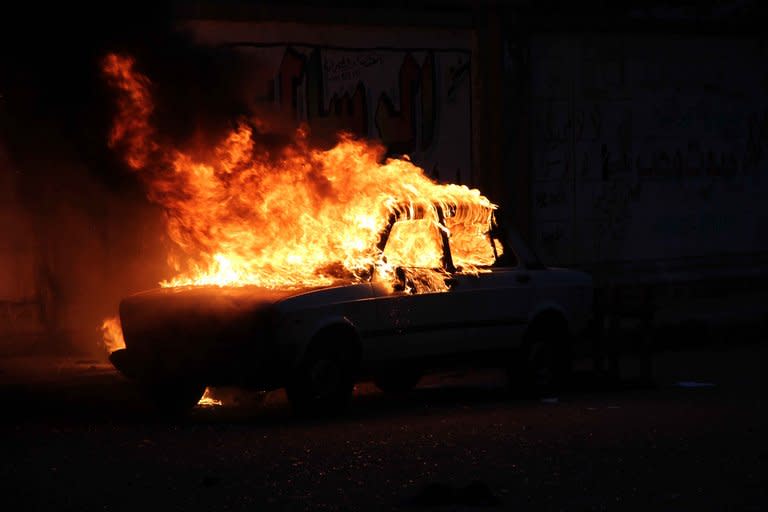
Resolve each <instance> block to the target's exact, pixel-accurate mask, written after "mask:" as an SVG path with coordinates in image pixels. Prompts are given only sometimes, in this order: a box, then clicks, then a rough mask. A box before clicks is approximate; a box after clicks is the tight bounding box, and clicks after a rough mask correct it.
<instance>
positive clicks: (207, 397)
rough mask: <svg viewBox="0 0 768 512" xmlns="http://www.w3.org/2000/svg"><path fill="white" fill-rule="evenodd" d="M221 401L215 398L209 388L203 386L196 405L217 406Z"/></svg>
mask: <svg viewBox="0 0 768 512" xmlns="http://www.w3.org/2000/svg"><path fill="white" fill-rule="evenodd" d="M223 403H224V402H223V401H222V400H221V399H219V398H216V396H215V395H214V393H213V391H212V390H211V388H205V392H204V393H203V396H202V397H200V400H199V401H198V402H197V405H198V406H200V407H218V406H220V405H222V404H223Z"/></svg>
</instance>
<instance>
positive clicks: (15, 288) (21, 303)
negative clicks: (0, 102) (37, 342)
mask: <svg viewBox="0 0 768 512" xmlns="http://www.w3.org/2000/svg"><path fill="white" fill-rule="evenodd" d="M15 171H16V169H15V168H14V167H13V165H12V163H11V161H10V159H9V158H8V155H7V153H6V151H5V149H4V147H3V146H2V145H0V353H2V352H4V351H5V349H6V348H7V347H6V345H8V344H9V343H10V341H9V340H10V339H11V338H13V339H14V343H18V340H19V339H24V338H25V337H26V336H37V335H39V334H41V333H42V332H43V331H44V328H43V318H42V315H43V312H42V310H41V300H40V290H39V287H38V282H39V279H38V277H39V275H38V274H39V271H40V259H39V251H38V247H37V241H36V237H35V236H34V233H33V231H32V228H31V226H30V223H29V219H28V218H27V216H26V215H25V212H24V210H23V209H22V208H21V205H20V204H19V201H18V198H17V193H16V192H17V188H16V172H15Z"/></svg>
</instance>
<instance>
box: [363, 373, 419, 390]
mask: <svg viewBox="0 0 768 512" xmlns="http://www.w3.org/2000/svg"><path fill="white" fill-rule="evenodd" d="M419 380H421V372H419V371H416V370H401V371H400V372H395V371H392V372H388V373H383V374H381V375H377V376H376V377H375V378H374V379H373V382H374V384H376V387H377V388H379V389H380V390H382V391H384V392H385V393H405V392H407V391H410V390H412V389H413V388H414V387H416V384H418V382H419Z"/></svg>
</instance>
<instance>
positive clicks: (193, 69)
mask: <svg viewBox="0 0 768 512" xmlns="http://www.w3.org/2000/svg"><path fill="white" fill-rule="evenodd" d="M59 9H60V12H50V11H49V14H51V18H49V19H47V20H46V19H40V18H39V17H37V16H36V17H35V20H36V23H35V29H34V30H35V32H34V33H26V34H18V33H17V32H16V31H14V30H12V29H11V28H12V27H11V23H13V22H14V20H13V19H10V18H9V17H6V18H5V20H3V21H0V215H1V217H0V219H1V222H0V227H2V229H3V233H2V243H0V303H2V304H3V305H13V307H17V306H18V308H22V309H24V308H26V309H24V311H27V310H29V312H30V313H29V314H28V315H27V317H29V318H27V317H25V319H24V322H26V323H24V324H23V325H22V323H21V322H20V320H19V318H20V316H19V314H17V313H13V314H11V313H8V314H6V313H4V312H5V311H6V310H7V311H11V307H10V306H8V308H3V309H2V310H1V311H2V312H0V353H22V352H27V351H29V350H33V349H34V350H44V351H53V352H67V351H73V350H75V351H78V352H87V353H90V354H94V355H95V354H103V353H104V351H103V348H102V347H101V345H100V343H101V342H100V340H101V334H100V332H99V327H100V325H101V321H102V319H103V318H104V317H106V316H109V315H111V314H114V313H115V312H116V310H117V305H118V302H119V300H120V298H122V297H124V296H125V295H127V294H130V293H132V292H135V291H138V290H141V289H146V288H150V287H153V286H156V285H157V283H158V282H159V281H161V280H162V279H164V278H167V277H169V276H170V275H171V269H169V268H168V266H167V263H166V260H165V258H166V255H167V254H168V252H169V251H168V248H169V244H170V242H169V241H168V239H167V238H166V235H165V233H164V224H163V212H162V210H161V209H160V208H159V207H157V206H155V205H153V204H151V203H150V202H149V201H148V200H147V198H146V192H145V190H144V189H143V187H142V184H141V183H140V181H139V179H138V177H137V176H136V173H134V172H133V171H132V170H130V169H129V168H127V166H126V165H125V163H124V162H123V161H122V160H121V155H119V154H117V153H115V152H113V151H111V150H110V149H109V148H108V147H107V138H108V134H109V130H110V126H111V122H112V118H113V115H114V113H115V102H114V94H113V91H111V90H110V89H109V87H108V85H107V84H106V83H105V81H104V78H103V75H102V73H101V68H100V66H101V63H102V59H103V58H104V56H105V55H106V54H107V53H109V52H112V51H119V52H125V53H129V54H132V55H134V56H135V57H136V59H137V61H139V62H141V63H142V66H143V68H144V69H145V70H146V71H147V74H149V75H150V76H152V77H153V81H154V85H153V87H154V89H153V96H154V98H155V102H156V105H157V110H156V113H155V117H154V122H155V124H156V126H157V129H158V131H160V132H162V133H163V134H164V135H165V136H166V137H169V138H171V139H172V140H173V142H174V143H175V145H177V146H178V147H185V146H187V147H193V146H194V147H197V148H202V149H200V150H205V147H206V143H207V141H209V140H210V141H214V142H215V141H216V140H217V138H218V137H217V135H223V134H224V133H226V132H227V131H228V130H229V129H231V127H232V123H233V121H234V120H236V119H238V118H239V117H242V116H244V115H245V116H247V115H249V108H248V104H247V91H244V90H243V86H242V84H243V80H244V73H245V72H246V71H245V66H243V63H242V62H240V61H239V60H238V58H237V57H236V56H235V55H233V54H232V53H230V52H224V51H218V50H216V49H211V48H202V47H199V46H195V45H194V44H192V43H191V42H190V39H189V38H188V37H187V36H186V35H185V34H183V33H180V32H178V31H176V30H175V29H174V27H173V24H174V20H173V17H172V16H171V14H170V13H169V12H168V11H167V10H165V9H154V10H153V11H151V12H148V11H146V10H143V11H135V12H134V13H133V14H131V13H125V14H124V15H123V14H121V16H120V17H119V18H115V17H114V16H113V15H112V14H111V12H109V11H108V9H110V8H109V7H108V6H107V7H104V8H99V7H88V12H86V11H85V8H84V9H83V10H82V11H81V12H79V11H76V10H73V9H74V8H72V7H70V6H67V7H60V8H59ZM93 9H97V11H94V10H93ZM98 9H103V11H102V12H99V11H98ZM29 14H33V13H29ZM22 17H23V16H22ZM94 18H96V19H98V18H101V19H102V20H104V22H103V23H93V22H92V21H91V20H93V19H94ZM278 139H279V137H278ZM8 283H11V284H8ZM18 308H17V309H18ZM19 311H20V310H19ZM30 323H31V324H34V325H27V324H30ZM22 331H23V332H22ZM28 332H33V333H36V334H38V335H39V336H36V337H35V341H30V340H31V338H30V337H28V336H23V333H28Z"/></svg>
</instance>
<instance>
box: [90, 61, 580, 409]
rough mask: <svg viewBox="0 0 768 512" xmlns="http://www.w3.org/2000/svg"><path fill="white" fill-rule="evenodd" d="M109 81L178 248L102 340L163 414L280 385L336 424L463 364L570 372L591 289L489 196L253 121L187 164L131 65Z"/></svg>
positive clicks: (353, 141) (532, 372)
mask: <svg viewBox="0 0 768 512" xmlns="http://www.w3.org/2000/svg"><path fill="white" fill-rule="evenodd" d="M104 71H105V74H106V75H107V78H108V80H109V81H110V83H111V84H112V85H113V86H114V88H115V89H116V90H117V91H118V93H119V96H118V108H117V115H116V119H115V123H114V126H113V129H112V133H111V134H110V140H109V143H110V145H111V146H112V147H113V148H114V149H115V150H118V151H121V152H124V154H125V162H126V163H127V165H128V167H129V168H130V169H131V170H133V171H135V172H136V173H137V174H138V176H139V178H140V179H141V181H142V182H143V184H144V186H145V188H146V190H147V196H148V198H149V200H150V201H152V202H153V203H155V204H157V205H159V206H160V207H162V209H163V213H164V215H165V222H166V226H165V227H166V233H167V235H168V239H169V240H170V241H171V242H173V246H172V247H173V249H172V252H170V253H169V257H168V262H169V265H170V267H171V268H172V269H173V270H174V272H175V273H176V275H175V276H174V277H173V278H171V279H169V280H167V281H163V282H161V283H160V285H161V288H160V289H156V290H150V291H146V292H142V293H139V294H136V295H133V296H131V297H128V298H126V299H124V300H123V301H122V303H121V304H120V311H119V320H120V322H119V323H118V322H116V321H111V320H108V321H106V322H105V324H104V326H103V327H104V331H105V335H106V338H107V339H109V340H111V342H110V343H109V344H108V345H109V346H110V347H111V350H112V351H113V352H112V354H111V360H112V362H113V364H114V365H115V366H116V367H117V368H118V369H119V370H120V371H121V372H122V373H123V374H125V375H126V376H127V377H129V378H131V379H133V380H135V381H136V382H137V383H138V384H139V385H140V386H141V388H142V389H144V390H145V391H146V394H147V396H148V397H149V398H151V399H152V400H153V401H155V402H157V403H159V404H162V406H163V407H164V408H166V409H168V408H173V409H178V408H184V407H188V406H192V405H194V404H195V403H197V401H198V399H199V398H200V396H201V395H202V394H203V392H204V390H205V388H206V386H224V385H230V386H242V387H247V388H254V389H261V390H267V389H273V388H280V387H285V388H286V390H287V392H288V396H289V398H290V400H291V402H292V403H293V404H294V405H295V406H296V408H297V409H300V410H307V411H331V410H337V409H339V408H341V407H342V406H343V405H344V404H345V403H346V402H347V400H348V399H349V397H350V395H351V393H352V389H353V386H354V383H355V381H356V380H358V379H362V378H367V377H372V378H373V379H374V380H375V381H376V383H377V384H378V385H379V386H380V387H381V388H382V389H383V390H385V391H399V390H405V389H408V388H410V387H412V386H414V385H415V383H416V382H417V380H418V378H419V377H420V376H421V374H422V373H423V372H425V371H429V370H430V369H432V368H436V367H443V366H450V365H456V364H466V363H473V364H475V363H486V364H487V363H491V364H493V365H495V366H503V367H507V368H508V369H509V372H510V376H511V377H512V378H513V379H514V380H515V381H516V382H519V383H530V382H532V381H533V380H535V379H536V378H538V379H539V380H547V381H550V382H551V381H556V380H558V379H559V378H562V377H563V376H564V375H565V374H566V373H567V369H568V361H569V351H570V341H571V339H572V336H573V335H574V334H576V333H578V332H579V331H581V330H582V329H584V328H585V326H586V325H587V322H588V318H589V315H590V311H591V299H592V290H591V286H592V284H591V280H590V278H589V277H588V276H587V275H585V274H581V273H578V272H573V271H567V270H555V269H546V268H544V267H543V266H542V265H541V264H540V263H539V262H538V261H537V260H536V259H535V257H534V256H533V255H532V254H531V252H530V251H529V250H527V249H526V248H525V247H524V245H523V244H522V243H520V241H519V238H518V237H514V236H512V235H511V234H510V233H509V232H506V231H504V230H502V229H501V228H500V227H499V226H498V225H497V224H496V221H495V210H496V205H494V204H493V203H491V201H490V200H489V199H488V198H486V197H485V196H483V195H482V194H481V193H480V191H479V190H477V189H470V188H469V187H467V186H465V185H459V184H440V183H437V182H435V181H434V180H432V179H430V178H429V177H428V176H427V175H426V174H425V172H424V170H423V169H421V168H420V167H418V166H416V165H415V164H413V163H412V162H411V161H410V159H408V158H407V157H405V156H403V157H400V158H388V157H387V153H386V150H385V148H384V147H383V146H381V145H380V144H377V143H375V142H372V141H368V140H364V139H360V138H355V137H353V136H352V135H350V134H343V133H342V134H339V138H338V141H337V143H336V145H335V146H333V147H331V148H327V149H323V148H321V147H313V146H312V145H311V144H309V143H308V137H307V132H308V130H307V129H306V128H305V127H303V126H300V127H299V128H298V129H297V130H296V132H295V134H294V135H293V137H292V139H291V140H290V141H289V142H287V143H285V144H284V145H283V146H281V147H275V146H274V145H269V144H263V143H262V139H263V137H262V134H263V133H265V130H268V127H267V126H265V123H264V122H262V121H260V120H258V119H257V120H248V121H242V122H239V123H238V125H237V127H236V128H235V129H233V130H231V131H230V132H229V133H228V134H227V135H226V136H225V137H223V138H222V139H218V140H219V141H218V142H217V143H216V144H215V145H213V146H210V147H202V148H200V147H195V148H192V149H186V148H184V149H182V148H179V147H177V146H175V145H174V144H173V143H171V142H169V141H168V140H166V139H163V137H162V136H161V134H158V133H157V132H156V131H155V129H154V126H153V123H152V113H153V104H152V95H151V82H150V81H149V79H148V78H147V77H146V76H144V75H142V74H141V73H139V72H137V71H136V70H135V67H134V62H133V60H132V59H131V58H129V57H125V56H119V55H110V56H108V57H107V58H106V59H105V63H104ZM120 324H122V332H121V330H120ZM123 339H124V341H123Z"/></svg>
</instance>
